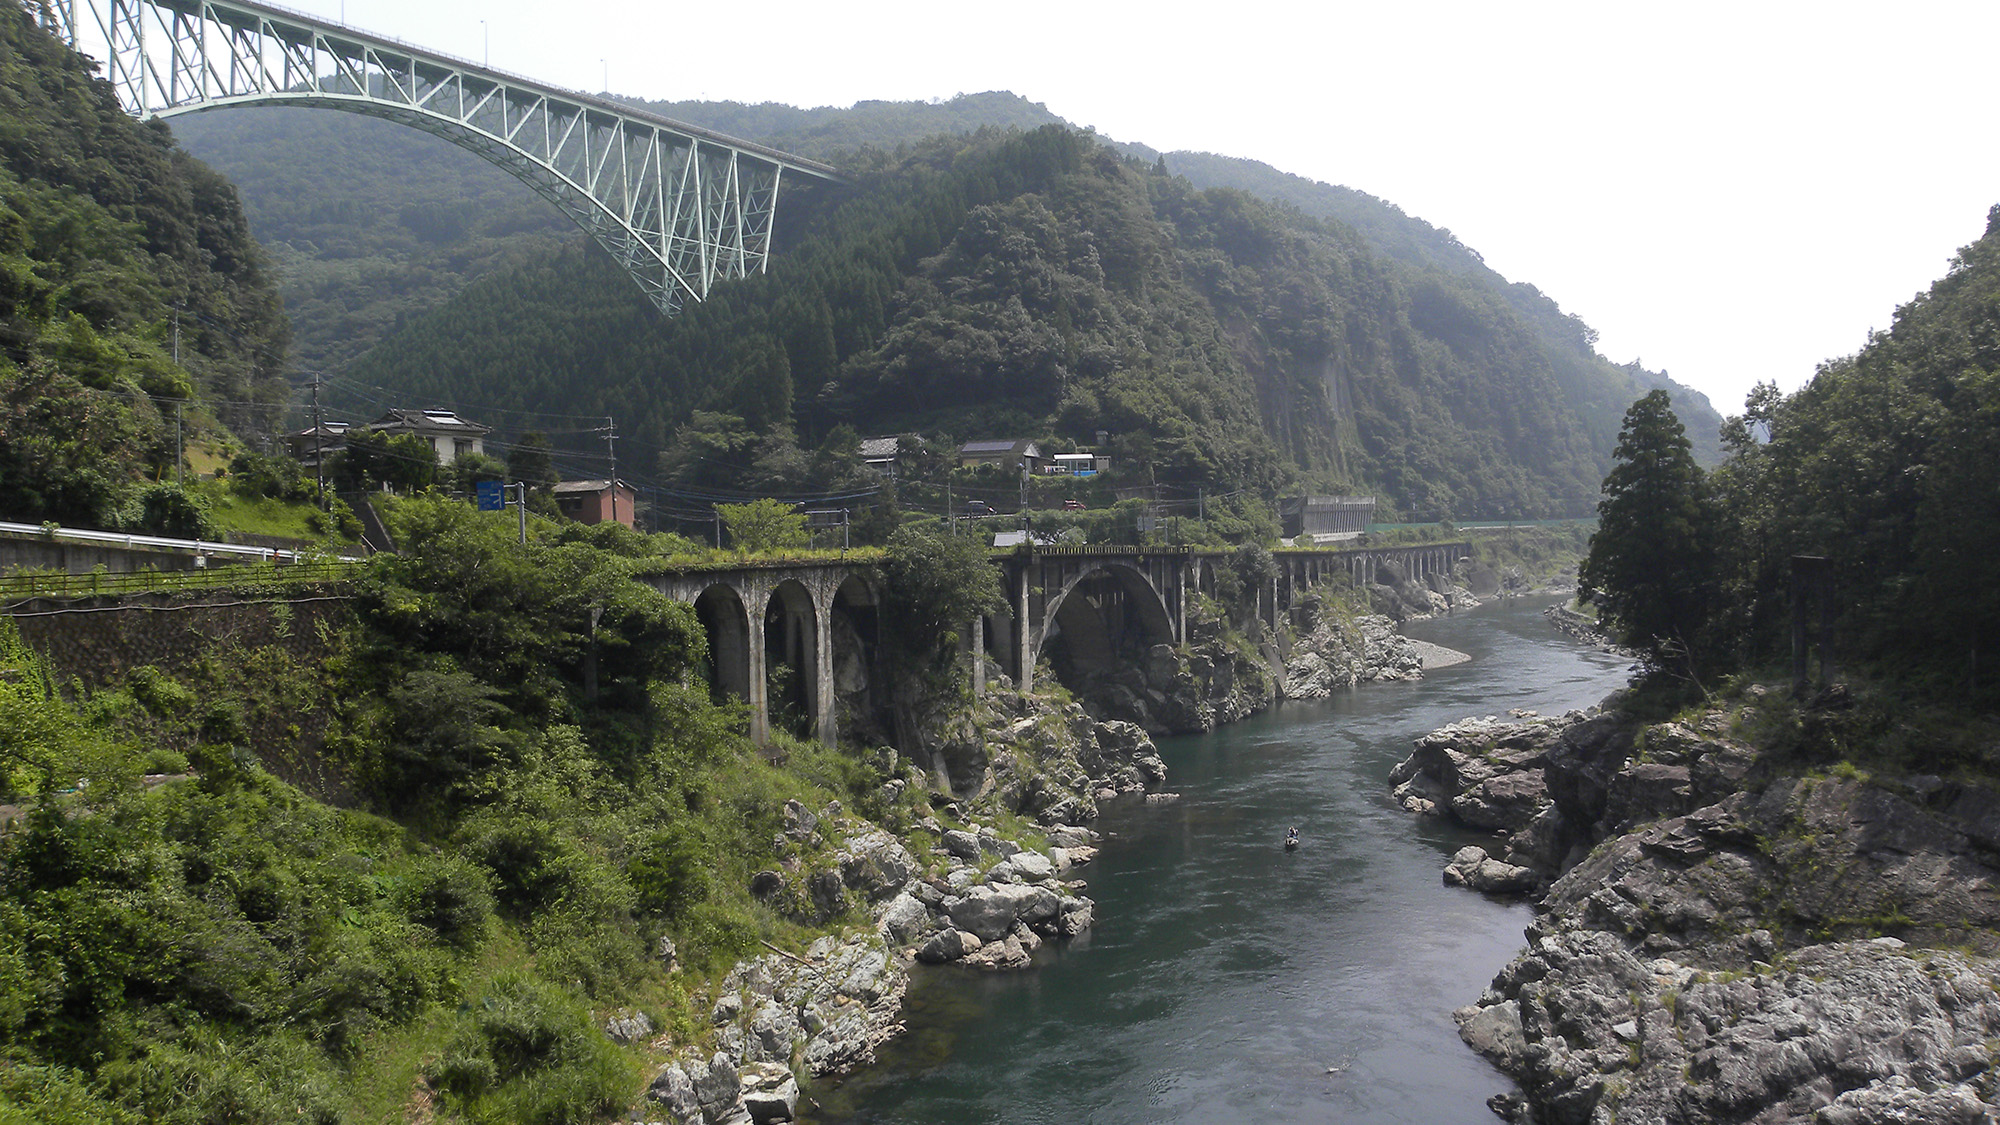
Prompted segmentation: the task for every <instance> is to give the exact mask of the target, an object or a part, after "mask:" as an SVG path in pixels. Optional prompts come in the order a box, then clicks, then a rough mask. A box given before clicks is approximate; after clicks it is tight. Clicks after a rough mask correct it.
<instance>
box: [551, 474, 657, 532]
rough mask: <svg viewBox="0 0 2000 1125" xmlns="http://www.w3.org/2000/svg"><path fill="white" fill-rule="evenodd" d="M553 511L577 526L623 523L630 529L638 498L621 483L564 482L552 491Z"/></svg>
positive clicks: (601, 481) (629, 487)
mask: <svg viewBox="0 0 2000 1125" xmlns="http://www.w3.org/2000/svg"><path fill="white" fill-rule="evenodd" d="M550 491H552V492H553V493H555V498H556V510H557V511H559V512H561V513H562V514H563V515H564V516H565V517H566V518H568V519H572V520H575V521H576V522H578V523H611V522H617V523H622V524H624V525H625V526H626V527H631V526H632V521H633V516H634V514H635V512H634V509H635V508H636V507H637V506H638V500H639V495H638V493H636V492H633V491H632V486H631V485H629V484H626V483H625V482H624V481H622V480H621V481H616V482H613V481H608V480H566V481H563V482H561V483H560V484H558V485H556V486H555V488H553V489H551V490H550Z"/></svg>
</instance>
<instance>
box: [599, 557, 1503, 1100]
mask: <svg viewBox="0 0 2000 1125" xmlns="http://www.w3.org/2000/svg"><path fill="white" fill-rule="evenodd" d="M1465 597H1466V598H1469V597H1470V595H1469V594H1467V595H1465ZM1193 632H1194V633H1195V636H1194V637H1193V638H1192V639H1191V643H1190V644H1189V645H1188V646H1187V647H1186V649H1185V650H1176V649H1173V648H1170V647H1168V646H1165V645H1161V646H1156V647H1155V649H1154V650H1152V651H1151V652H1149V654H1148V656H1147V659H1146V660H1145V661H1143V662H1141V663H1140V664H1139V665H1137V666H1135V667H1132V668H1127V669H1122V670H1120V671H1119V672H1117V673H1115V674H1114V675H1112V676H1110V677H1106V678H1104V679H1103V680H1102V681H1101V682H1099V683H1096V684H1094V685H1092V690H1090V691H1089V692H1086V693H1084V695H1085V699H1084V700H1082V701H1079V700H1075V699H1070V698H1067V697H1066V696H1063V695H1061V694H1060V693H1053V694H1047V693H1038V694H1033V695H1023V694H1022V693H1020V692H1018V691H1015V690H1013V685H1012V683H1011V682H1010V681H1008V680H1007V679H1006V677H1004V676H1002V675H1000V674H999V672H998V670H997V669H993V668H989V670H988V684H989V688H990V690H989V691H987V692H986V693H985V694H984V695H982V696H980V697H978V698H977V699H976V700H975V701H974V704H973V706H972V707H971V708H970V709H969V710H966V709H964V708H963V703H962V701H961V702H959V703H957V704H956V708H957V709H954V708H953V706H952V705H951V704H950V703H949V701H946V702H943V703H940V704H939V705H938V706H937V707H936V708H935V709H934V710H929V711H925V712H923V713H918V714H913V715H910V716H908V717H907V721H906V722H905V724H904V726H905V728H906V729H907V731H908V732H909V737H908V738H907V739H906V742H907V743H908V753H907V759H908V766H909V767H911V768H910V769H908V770H900V772H903V773H904V776H905V777H907V778H909V779H910V780H908V781H905V780H903V779H901V778H899V779H897V780H895V781H891V782H890V783H889V784H888V786H887V787H885V792H884V793H883V794H882V795H881V796H882V798H883V802H882V803H883V804H884V805H886V806H891V807H898V806H900V807H908V805H909V802H906V801H905V800H904V797H905V793H906V791H907V790H908V789H909V787H911V786H912V785H913V784H914V785H915V786H917V787H918V788H919V789H921V790H925V791H928V796H927V797H925V798H922V799H919V800H918V801H917V802H916V803H915V807H914V813H915V816H914V820H913V821H912V822H911V823H909V824H908V825H907V827H906V830H905V831H903V832H902V833H901V834H897V833H892V832H890V831H888V830H886V829H885V828H883V827H882V826H880V825H878V824H876V823H873V822H871V821H869V820H866V819H864V818H862V817H859V816H857V815H854V814H853V813H851V812H849V811H847V810H844V809H842V808H841V807H840V805H839V804H838V803H834V804H831V805H829V806H827V807H825V808H821V809H817V810H813V809H807V808H806V807H804V806H803V805H800V804H798V803H797V802H793V803H791V804H788V805H787V806H786V808H785V810H784V814H783V832H782V833H781V835H780V838H779V839H778V840H776V841H774V844H775V851H776V853H777V855H778V856H779V857H780V862H779V863H778V864H777V865H776V866H774V867H772V868H770V869H768V870H765V871H763V872H760V873H759V874H758V875H757V876H756V880H755V882H754V883H753V890H754V891H755V892H756V893H757V894H758V895H759V896H760V897H761V898H763V899H764V900H765V901H766V902H767V903H769V904H770V905H771V906H772V907H773V909H775V910H777V911H778V912H780V913H783V914H786V915H788V916H790V917H793V918H795V919H797V920H798V921H800V922H802V923H805V924H812V925H831V924H836V923H837V922H838V921H839V920H840V919H842V918H853V917H855V916H856V915H859V914H862V913H864V912H865V915H866V917H867V918H868V919H869V922H870V923H871V924H870V925H869V926H866V927H859V926H850V927H849V928H848V929H846V930H843V931H841V932H839V933H836V934H833V935H830V936H827V937H824V938H821V939H819V940H818V941H817V942H815V943H814V944H813V945H812V946H811V947H809V948H808V949H807V950H806V952H805V953H804V955H803V956H798V955H793V954H789V953H781V952H772V953H769V954H766V955H763V956H760V957H757V958H753V959H750V960H747V961H744V962H741V963H740V964H738V965H737V966H736V968H735V969H734V970H733V971H732V972H731V973H730V974H729V975H728V976H727V977H726V978H725V979H724V980H723V981H722V982H720V984H719V985H718V986H717V987H716V991H715V993H714V994H713V995H712V996H711V997H709V998H708V999H707V1000H705V1001H704V1003H707V1004H708V1005H709V1021H710V1025H711V1027H712V1039H713V1045H712V1047H711V1048H709V1049H706V1050H704V1051H694V1050H691V1049H690V1050H684V1051H682V1052H681V1053H680V1054H678V1055H677V1056H676V1057H675V1058H674V1060H673V1061H672V1062H671V1063H669V1064H668V1065H666V1066H664V1067H663V1068H662V1069H661V1070H660V1072H659V1074H658V1076H657V1078H656V1080H655V1081H654V1083H653V1085H652V1087H651V1089H650V1090H649V1099H650V1101H651V1102H652V1103H654V1104H655V1105H657V1106H659V1107H660V1114H661V1116H660V1119H661V1120H663V1121H671V1122H674V1123H676V1125H697V1123H700V1125H723V1123H728V1125H741V1123H743V1122H750V1121H755V1122H768V1121H782V1120H787V1119H789V1118H791V1117H793V1116H795V1115H796V1113H797V1112H798V1106H799V1103H800V1101H801V1099H802V1098H803V1097H805V1096H806V1095H805V1094H803V1093H802V1092H801V1090H800V1086H799V1079H800V1078H801V1077H807V1078H810V1077H824V1076H830V1075H836V1074H840V1073H843V1072H845V1071H847V1070H850V1069H852V1068H854V1067H856V1066H859V1065H863V1064H865V1063H867V1062H869V1061H872V1059H873V1058H874V1054H875V1051H876V1049H877V1048H878V1047H879V1046H880V1045H881V1044H882V1043H884V1042H886V1041H887V1040H888V1039H889V1038H891V1037H893V1036H894V1035H896V1034H897V1033H899V1032H900V1031H901V1030H902V1024H901V1008H902V997H903V993H904V990H905V988H906V986H907V984H908V979H909V972H910V967H911V965H912V964H913V963H915V962H919V961H921V962H925V963H930V964H956V965H959V966H961V967H964V968H968V969H975V970H981V971H1006V970H1015V969H1023V968H1027V967H1028V966H1030V965H1031V964H1032V962H1033V957H1034V954H1035V951H1036V950H1037V949H1039V948H1040V947H1041V946H1042V945H1043V944H1045V943H1048V942H1055V941H1065V940H1068V939H1070V938H1072V937H1074V936H1076V935H1078V934H1080V933H1082V932H1084V931H1085V930H1087V929H1088V928H1089V927H1090V926H1091V925H1092V923H1093V921H1094V917H1095V904H1094V903H1093V902H1092V901H1091V899H1090V898H1089V897H1087V896H1086V895H1085V894H1084V893H1083V891H1084V889H1085V884H1084V883H1083V881H1081V880H1080V879H1077V878H1076V877H1075V876H1076V875H1077V874H1079V872H1078V869H1079V868H1083V867H1085V865H1087V864H1089V863H1090V861H1091V860H1092V859H1093V858H1094V857H1095V856H1096V847H1095V845H1096V842H1097V834H1096V833H1095V832H1094V831H1093V830H1092V829H1091V828H1090V827H1089V826H1090V824H1091V823H1092V822H1093V821H1094V820H1095V819H1096V818H1097V817H1098V816H1099V814H1100V810H1101V809H1102V808H1103V807H1105V806H1106V804H1108V803H1111V802H1115V801H1118V800H1170V799H1172V794H1168V793H1162V792H1160V791H1159V790H1160V787H1161V786H1162V785H1163V784H1164V783H1165V780H1166V766H1165V764H1164V763H1163V762H1162V761H1161V760H1160V757H1159V754H1158V752H1157V750H1156V749H1155V747H1154V745H1153V742H1152V739H1151V737H1150V736H1149V734H1148V731H1147V729H1146V727H1145V726H1142V725H1141V723H1140V722H1137V721H1133V720H1132V719H1128V718H1120V717H1117V716H1119V715H1129V716H1136V717H1137V718H1139V719H1145V720H1147V721H1148V722H1149V723H1152V724H1154V725H1155V726H1157V727H1159V728H1160V729H1168V730H1205V729H1209V728H1211V727H1213V726H1214V725H1216V724H1218V723H1223V722H1232V721H1235V720H1236V719H1240V718H1243V717H1245V716H1247V715H1250V714H1253V713H1255V712H1257V711H1260V710H1262V709H1264V708H1265V707H1268V706H1270V705H1271V703H1273V702H1275V701H1276V700H1277V699H1278V698H1313V697H1317V696H1323V695H1325V694H1328V693H1329V692H1331V691H1332V690H1334V689H1335V688H1341V687H1351V686H1353V685H1355V684H1357V683H1365V682H1369V681H1371V680H1395V679H1411V678H1416V677H1418V676H1421V675H1422V672H1423V666H1424V650H1423V649H1421V648H1420V647H1419V646H1417V645H1416V644H1415V643H1413V642H1411V641H1410V640H1408V639H1407V638H1404V637H1402V636H1401V635H1399V634H1397V633H1396V631H1395V621H1394V620H1392V619H1391V618H1390V617H1388V616H1386V615H1362V616H1359V617H1346V616H1343V615H1341V614H1339V613H1337V612H1335V611H1334V609H1333V603H1332V602H1331V601H1329V600H1326V599H1323V598H1320V597H1308V598H1306V599H1302V602H1301V605H1300V606H1299V607H1297V608H1295V609H1294V611H1293V613H1292V615H1291V617H1290V619H1289V620H1288V621H1287V628H1286V629H1285V630H1283V631H1281V633H1280V635H1279V637H1270V636H1266V637H1265V638H1264V640H1265V643H1264V644H1263V645H1262V646H1261V651H1260V646H1256V645H1246V644H1244V643H1243V637H1242V636H1241V635H1240V634H1237V635H1229V634H1227V633H1226V631H1225V630H1224V629H1223V628H1222V626H1221V623H1220V622H1219V621H1215V620H1210V621H1207V622H1203V623H1199V624H1197V626H1196V627H1195V628H1194V629H1193ZM1280 638H1282V642H1283V643H1282V646H1281V645H1280V644H1279V639H1280ZM1433 647H1435V646H1433ZM1432 656H1433V658H1435V659H1440V660H1451V659H1453V658H1454V657H1455V656H1462V654H1453V653H1451V652H1450V650H1444V649H1435V651H1434V652H1433V653H1432ZM1274 666H1276V667H1279V668H1282V669H1283V670H1284V675H1283V677H1282V678H1281V677H1279V676H1277V675H1275V674H1273V667H1274ZM885 753H886V752H885ZM891 764H892V765H900V763H899V762H898V763H891ZM892 772H898V771H892ZM948 825H957V826H956V827H950V826H948ZM1009 825H1011V826H1012V827H1011V828H1010V827H1007V826H1009ZM1030 845H1032V846H1030ZM629 1019H630V1017H626V1020H627V1021H629ZM614 1025H615V1026H613V1025H607V1028H606V1033H607V1034H613V1035H614V1036H623V1037H626V1038H635V1037H638V1036H641V1035H650V1033H651V1028H650V1026H647V1027H645V1028H643V1029H642V1028H638V1027H635V1026H633V1025H632V1024H630V1023H629V1022H620V1021H614ZM663 1045H664V1044H663Z"/></svg>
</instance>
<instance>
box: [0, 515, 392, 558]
mask: <svg viewBox="0 0 2000 1125" xmlns="http://www.w3.org/2000/svg"><path fill="white" fill-rule="evenodd" d="M0 535H13V536H19V537H21V538H25V539H45V540H47V541H49V542H51V543H97V544H102V545H103V546H106V547H125V548H128V549H130V548H135V547H156V548H159V549H161V550H168V551H180V552H184V553H187V554H195V553H197V552H199V553H201V554H205V555H231V556H237V557H241V558H251V559H265V560H280V561H286V562H298V561H300V560H301V559H303V558H304V557H305V556H303V555H302V554H301V553H300V552H298V551H290V550H286V549H285V548H282V547H246V546H244V545H243V544H241V543H218V542H212V541H210V540H207V539H168V538H166V537H164V536H160V535H130V534H127V533H125V532H122V531H91V530H89V529H88V528H81V527H61V526H58V525H55V524H33V523H6V522H0ZM340 560H341V561H342V562H358V561H360V560H359V559H357V558H355V557H353V556H351V555H342V556H340Z"/></svg>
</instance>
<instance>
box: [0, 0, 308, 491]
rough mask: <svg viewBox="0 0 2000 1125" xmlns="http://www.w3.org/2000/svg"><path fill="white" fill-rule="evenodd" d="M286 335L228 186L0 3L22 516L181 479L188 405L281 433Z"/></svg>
mask: <svg viewBox="0 0 2000 1125" xmlns="http://www.w3.org/2000/svg"><path fill="white" fill-rule="evenodd" d="M286 331H287V330H286V325H285V321H284V317H283V315H282V313H281V311H280V308H279V303H278V299H277V295H276V294H275V292H274V291H273V289H272V287H271V284H270V281H269V278H268V276H267V273H266V270H265V267H264V265H263V263H262V257H261V254H260V252H259V250H258V248H257V245H256V243H255V242H254V241H252V239H251V237H250V232H249V229H248V226H247V224H246V223H245V221H244V218H243V214H242V211H241V210H240V209H239V207H238V206H237V202H236V193H235V190H234V189H233V188H232V187H231V186H230V185H229V183H228V182H227V181H225V180H223V179H222V178H221V177H220V176H218V175H216V174H215V173H214V172H213V171H210V170H209V169H208V168H207V167H205V166H203V165H202V164H201V163H200V162H199V161H197V160H195V159H193V158H192V157H190V156H189V155H188V154H187V153H186V152H184V151H182V150H181V149H179V148H178V147H176V146H175V145H174V143H173V140H172V138H171V137H170V136H169V134H168V133H167V131H166V129H164V128H162V127H159V126H155V125H140V124H138V123H137V122H135V121H133V120H132V119H131V118H130V117H129V116H127V115H126V114H125V112H124V111H123V110H122V109H120V108H119V106H118V104H117V102H116V100H115V99H114V98H113V97H112V94H111V91H110V88H109V87H108V86H106V85H105V84H103V83H102V82H99V81H96V80H94V79H93V78H92V77H91V75H90V73H89V71H88V70H87V69H86V64H85V62H84V60H82V59H80V58H78V57H77V56H75V55H73V54H71V53H70V52H68V51H67V50H65V49H63V48H62V47H61V46H59V45H58V44H57V43H56V42H55V41H54V40H53V39H51V38H50V37H49V36H47V35H46V34H45V33H43V32H42V31H41V30H40V29H39V28H37V27H36V26H35V25H34V23H33V22H32V21H31V20H30V18H29V17H28V15H27V14H26V13H25V12H24V11H23V10H22V9H21V8H20V7H19V6H17V5H0V497H4V498H5V502H6V515H7V517H8V518H11V519H23V518H27V519H53V520H57V521H65V522H83V523H94V524H100V525H101V524H104V523H107V522H112V521H113V520H114V518H115V513H116V509H117V508H118V507H119V506H120V505H121V504H123V503H125V502H126V501H127V499H128V498H129V493H130V492H131V486H132V485H133V483H134V482H135V481H137V480H139V479H140V478H142V477H145V476H154V477H158V476H161V475H164V474H166V473H167V472H169V471H170V469H171V467H172V462H173V454H174V446H175V436H176V434H175V420H174V419H175V412H176V410H177V409H182V410H183V411H184V413H185V414H186V415H187V417H188V419H189V424H190V425H194V426H202V425H207V424H209V422H210V421H219V422H221V423H223V424H226V425H232V426H241V425H245V424H249V425H262V426H268V425H270V422H271V417H272V410H271V407H272V406H273V405H274V404H278V403H282V402H283V401H284V400H285V399H286V398H287V397H288V396H289V390H288V388H287V387H286V386H285V385H284V383H283V382H282V380H281V376H282V372H283V371H284V363H285V355H284V353H285V350H286ZM176 353H178V355H176ZM187 408H191V409H187Z"/></svg>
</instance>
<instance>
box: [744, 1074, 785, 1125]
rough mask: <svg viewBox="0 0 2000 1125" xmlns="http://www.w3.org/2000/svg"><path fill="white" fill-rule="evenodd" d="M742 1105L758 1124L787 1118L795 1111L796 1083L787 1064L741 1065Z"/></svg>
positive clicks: (763, 1124) (762, 1124)
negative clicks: (742, 1066)
mask: <svg viewBox="0 0 2000 1125" xmlns="http://www.w3.org/2000/svg"><path fill="white" fill-rule="evenodd" d="M742 1078H743V1108H744V1110H745V1111H746V1112H748V1113H749V1114H750V1120H752V1121H754V1122H757V1125H765V1123H767V1122H773V1121H790V1120H791V1119H792V1118H793V1117H795V1116H797V1114H798V1107H799V1083H798V1080H797V1079H796V1078H793V1077H792V1072H791V1070H790V1068H788V1067H785V1066H781V1065H779V1064H777V1063H753V1064H751V1065H749V1066H746V1067H744V1068H743V1076H742Z"/></svg>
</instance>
